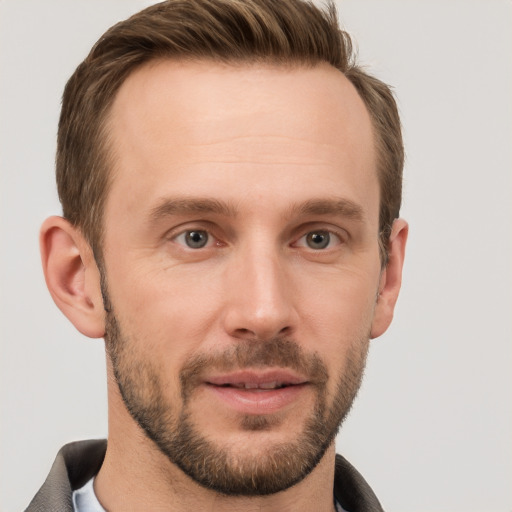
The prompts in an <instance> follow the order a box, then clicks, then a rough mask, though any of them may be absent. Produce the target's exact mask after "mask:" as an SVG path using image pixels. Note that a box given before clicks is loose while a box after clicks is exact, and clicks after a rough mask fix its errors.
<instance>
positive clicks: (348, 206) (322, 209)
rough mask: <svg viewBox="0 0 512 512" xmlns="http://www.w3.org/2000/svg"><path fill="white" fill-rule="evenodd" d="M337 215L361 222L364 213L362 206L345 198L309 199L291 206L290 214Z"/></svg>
mask: <svg viewBox="0 0 512 512" xmlns="http://www.w3.org/2000/svg"><path fill="white" fill-rule="evenodd" d="M294 214H295V215H296V214H298V215H337V216H341V217H346V218H349V219H351V220H355V221H357V222H363V221H364V219H365V214H364V210H363V208H362V207H361V206H360V205H359V204H357V203H355V202H354V201H351V200H350V199H345V198H334V199H310V200H309V201H306V202H305V203H301V204H299V205H296V206H294V207H292V210H291V215H292V216H293V215H294Z"/></svg>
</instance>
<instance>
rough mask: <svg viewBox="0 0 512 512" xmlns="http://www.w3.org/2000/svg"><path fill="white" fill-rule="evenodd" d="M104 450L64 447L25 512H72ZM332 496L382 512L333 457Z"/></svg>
mask: <svg viewBox="0 0 512 512" xmlns="http://www.w3.org/2000/svg"><path fill="white" fill-rule="evenodd" d="M106 449H107V441H106V440H92V441H78V442H75V443H70V444H67V445H66V446H64V447H63V448H62V449H61V450H60V451H59V453H58V454H57V458H56V459H55V462H54V463H53V466H52V469H51V471H50V474H49V475H48V477H47V478H46V481H45V482H44V484H43V486H42V487H41V489H39V491H38V493H37V494H36V495H35V497H34V499H33V500H32V501H31V502H30V505H29V506H28V508H27V509H26V510H25V512H73V503H72V500H71V495H72V493H73V491H74V490H75V489H79V488H80V487H82V486H83V485H85V484H86V483H87V482H88V481H89V480H90V479H91V478H92V477H93V476H94V475H96V474H97V473H98V471H99V469H100V467H101V464H102V463H103V459H104V457H105V450H106ZM334 495H335V496H336V499H337V500H338V501H339V502H340V504H341V505H342V506H343V508H344V509H345V510H347V511H349V512H383V509H382V507H381V505H380V503H379V500H378V499H377V497H376V496H375V494H374V493H373V491H372V490H371V488H370V486H369V485H368V484H367V483H366V481H365V480H364V478H363V477H362V476H361V475H360V474H359V473H358V472H357V471H356V470H355V469H354V468H353V467H352V466H351V465H350V464H349V463H348V462H347V461H346V460H345V459H344V458H343V457H342V456H341V455H336V472H335V478H334Z"/></svg>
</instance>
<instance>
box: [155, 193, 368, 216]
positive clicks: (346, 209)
mask: <svg viewBox="0 0 512 512" xmlns="http://www.w3.org/2000/svg"><path fill="white" fill-rule="evenodd" d="M187 214H201V215H204V214H216V215H222V216H226V217H236V215H237V209H236V208H235V206H234V205H232V204H230V203H226V202H224V201H219V200H218V199H212V198H206V197H205V198H187V197H174V198H164V199H162V200H161V201H160V203H159V204H157V205H156V206H155V207H153V208H152V209H151V210H150V213H149V218H150V220H151V221H153V222H156V221H159V220H161V219H163V218H165V217H170V216H172V215H187ZM297 215H298V216H310V215H337V216H341V217H346V218H349V219H352V220H355V221H357V222H363V220H364V218H365V215H364V211H363V208H362V207H361V206H360V205H358V204H357V203H355V202H354V201H351V200H350V199H345V198H334V199H310V200H308V201H305V202H304V203H299V204H296V205H294V206H292V207H291V208H290V210H289V211H288V214H287V215H286V217H289V218H292V217H294V216H297Z"/></svg>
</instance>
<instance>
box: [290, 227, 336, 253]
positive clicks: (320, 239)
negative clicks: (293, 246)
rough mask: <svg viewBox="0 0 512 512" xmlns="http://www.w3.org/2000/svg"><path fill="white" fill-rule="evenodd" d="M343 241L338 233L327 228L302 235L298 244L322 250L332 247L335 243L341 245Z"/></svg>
mask: <svg viewBox="0 0 512 512" xmlns="http://www.w3.org/2000/svg"><path fill="white" fill-rule="evenodd" d="M341 243H342V242H341V239H340V237H339V236H338V235H337V234H336V233H333V232H331V231H327V230H325V229H318V230H315V231H310V232H309V233H306V234H305V235H304V236H302V237H301V238H300V239H299V241H298V242H297V245H298V246H302V247H308V248H309V249H313V250H315V251H320V250H322V249H330V248H331V247H333V246H334V245H340V244H341Z"/></svg>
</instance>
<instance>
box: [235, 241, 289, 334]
mask: <svg viewBox="0 0 512 512" xmlns="http://www.w3.org/2000/svg"><path fill="white" fill-rule="evenodd" d="M233 259H234V261H233V262H232V266H233V267H234V268H232V269H231V270H230V279H229V282H228V286H229V288H230V290H231V293H230V294H229V295H230V301H229V304H228V311H227V315H226V319H227V325H226V327H227V329H228V331H229V332H230V333H231V334H232V335H233V336H235V337H241V336H243V337H254V338H261V339H268V338H270V337H273V336H277V335H282V334H284V333H287V334H289V333H290V332H291V330H292V329H293V325H294V305H293V297H292V295H293V294H292V293H291V292H292V290H291V283H290V281H289V279H288V278H287V268H286V261H285V260H286V258H285V255H284V254H283V253H282V251H281V250H280V248H279V247H278V245H277V244H273V243H272V242H270V241H269V240H264V239H263V240H262V239H261V238H256V239H253V240H252V241H248V242H247V243H245V244H243V245H241V246H240V247H239V248H238V250H237V251H236V254H235V255H234V257H233Z"/></svg>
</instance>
